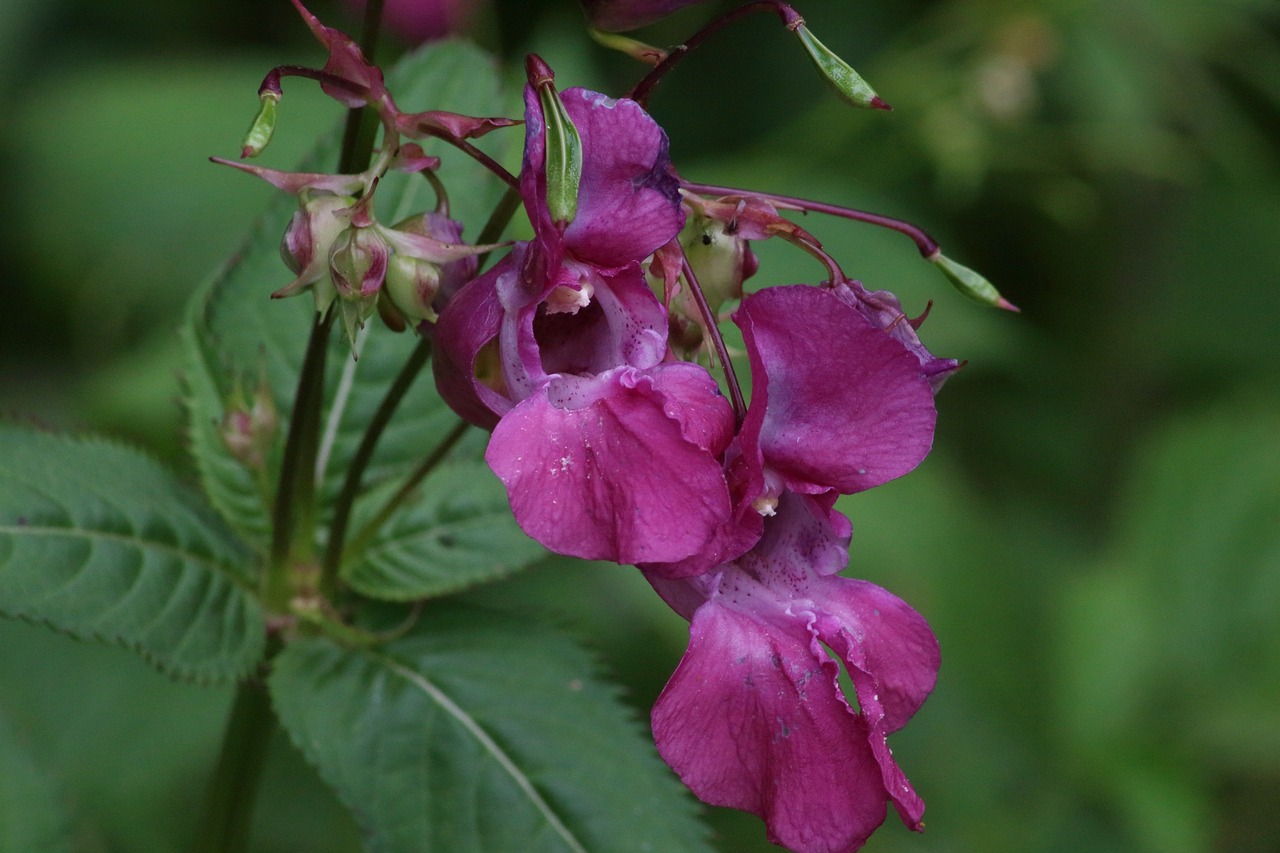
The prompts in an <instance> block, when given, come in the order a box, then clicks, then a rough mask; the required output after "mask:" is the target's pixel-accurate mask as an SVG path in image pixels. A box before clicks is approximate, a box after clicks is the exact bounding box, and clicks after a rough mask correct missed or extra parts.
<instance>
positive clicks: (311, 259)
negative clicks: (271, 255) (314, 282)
mask: <svg viewBox="0 0 1280 853" xmlns="http://www.w3.org/2000/svg"><path fill="white" fill-rule="evenodd" d="M355 203H356V200H355V199H354V198H352V197H351V196H347V195H331V194H329V193H322V194H316V195H312V196H310V197H309V198H306V199H303V200H301V203H300V205H299V207H298V210H297V212H296V213H294V214H293V219H291V220H290V221H289V225H288V227H287V228H285V231H284V239H283V240H281V242H280V256H281V257H282V258H283V259H284V262H285V265H286V266H287V267H289V269H291V270H293V272H294V273H297V274H302V272H303V270H306V269H308V268H309V267H313V266H318V263H317V262H318V261H319V259H321V258H328V257H329V250H330V248H331V247H332V246H333V241H334V240H335V239H336V238H337V237H338V235H339V234H341V233H342V232H343V231H345V230H347V228H348V227H349V226H350V223H351V217H350V215H349V214H347V213H346V212H345V211H347V210H348V209H349V208H350V207H351V206H352V205H353V204H355ZM316 272H317V274H322V273H321V271H320V270H317V271H316ZM305 283H306V284H309V283H310V282H305Z"/></svg>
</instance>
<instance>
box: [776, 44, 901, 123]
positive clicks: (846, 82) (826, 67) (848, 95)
mask: <svg viewBox="0 0 1280 853" xmlns="http://www.w3.org/2000/svg"><path fill="white" fill-rule="evenodd" d="M795 33H796V36H797V37H798V38H799V39H800V43H801V44H802V45H804V49H805V50H806V51H807V52H808V54H809V58H810V59H812V60H813V64H814V65H816V66H817V68H818V71H819V72H820V73H821V74H822V76H823V78H825V79H826V81H827V82H828V83H830V84H831V87H832V88H833V89H835V90H836V94H838V95H839V96H840V98H841V100H843V101H845V102H846V103H849V104H852V105H853V106H855V107H870V108H872V109H877V110H887V109H891V107H890V106H889V105H888V104H886V103H885V102H884V101H883V100H881V99H880V96H879V95H877V94H876V93H875V90H874V89H872V88H871V86H869V85H868V84H867V81H866V80H863V79H862V75H861V74H859V73H858V72H857V71H854V70H853V68H852V67H850V65H849V63H847V62H845V61H844V60H843V59H841V58H840V57H838V56H836V55H835V54H834V53H832V51H831V49H830V48H829V47H827V46H826V45H825V44H823V43H822V42H820V41H818V39H817V37H816V36H814V34H813V33H811V32H810V31H809V28H808V27H806V26H805V25H804V24H801V25H800V26H798V27H796V30H795Z"/></svg>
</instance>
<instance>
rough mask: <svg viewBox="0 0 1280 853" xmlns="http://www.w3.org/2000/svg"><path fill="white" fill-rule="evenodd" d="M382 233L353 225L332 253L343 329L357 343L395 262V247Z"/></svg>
mask: <svg viewBox="0 0 1280 853" xmlns="http://www.w3.org/2000/svg"><path fill="white" fill-rule="evenodd" d="M378 231H379V228H378V226H376V225H353V226H352V227H350V228H348V229H347V230H346V231H344V232H343V233H342V234H341V235H339V237H338V238H337V239H336V240H334V241H333V248H332V249H330V251H329V272H330V274H331V276H332V278H333V286H334V289H335V290H336V291H337V295H338V297H339V299H338V303H339V309H340V311H341V312H342V326H343V328H344V329H345V330H346V333H347V339H348V340H350V341H351V342H352V343H353V344H354V343H355V339H356V330H357V329H359V328H360V327H361V326H363V325H364V321H365V320H367V319H368V318H369V315H371V314H372V313H373V311H374V308H375V307H376V306H377V303H378V291H379V290H381V289H382V284H383V282H384V281H385V280H386V277H387V265H388V263H389V262H390V259H391V247H390V246H388V245H387V241H386V240H384V239H383V238H382V235H381V234H379V233H378Z"/></svg>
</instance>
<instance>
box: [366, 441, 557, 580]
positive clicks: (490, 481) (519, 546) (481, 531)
mask: <svg viewBox="0 0 1280 853" xmlns="http://www.w3.org/2000/svg"><path fill="white" fill-rule="evenodd" d="M373 503H374V502H372V501H371V502H370V504H371V505H372V504H373ZM368 514H369V513H368V512H366V513H365V515H368ZM362 521H363V519H360V518H357V527H359V524H360V523H362ZM544 556H546V551H544V550H543V549H542V547H541V546H540V545H538V544H537V543H536V542H534V541H533V540H532V539H530V538H529V537H528V536H525V534H524V531H522V530H521V529H520V527H519V526H518V525H517V524H516V522H515V519H514V518H513V517H512V515H511V510H510V508H509V506H508V503H507V495H506V491H505V490H504V489H503V488H502V484H501V483H500V482H499V481H498V479H497V478H496V477H494V476H493V473H492V472H490V471H489V469H488V468H487V467H486V466H485V465H484V464H483V463H481V462H471V461H463V462H456V463H452V464H446V465H444V466H442V467H440V468H437V469H436V470H435V471H433V472H432V473H431V474H430V475H429V476H428V477H427V479H426V480H425V481H424V482H423V484H422V486H421V488H420V494H419V495H418V496H417V497H416V499H412V503H409V504H408V505H407V506H406V507H405V509H404V511H403V512H400V513H398V514H397V515H396V516H394V517H393V518H392V519H391V520H390V521H389V522H388V523H387V525H386V528H385V529H384V530H383V531H381V533H380V535H379V536H378V537H377V539H376V540H375V541H374V543H373V545H372V546H371V547H370V548H369V549H368V550H367V551H365V552H364V553H363V554H361V555H360V557H359V558H358V559H357V560H355V561H354V562H352V563H351V564H350V566H349V568H347V569H346V570H345V571H344V575H343V578H344V580H346V581H347V582H348V583H349V584H351V586H352V588H353V589H355V590H357V591H358V592H361V593H363V594H365V595H368V596H370V597H373V598H378V599H382V600H386V601H409V600H413V599H421V598H431V597H434V596H439V595H444V594H446V593H450V592H456V591H457V590H460V589H464V588H466V587H468V586H472V585H475V584H479V583H485V582H487V581H491V580H496V579H498V578H501V577H504V576H506V575H509V574H511V573H512V572H515V571H518V570H520V569H522V568H524V567H525V566H527V565H529V564H530V563H533V562H535V561H536V560H538V559H540V558H542V557H544Z"/></svg>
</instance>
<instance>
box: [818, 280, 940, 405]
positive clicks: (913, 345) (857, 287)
mask: <svg viewBox="0 0 1280 853" xmlns="http://www.w3.org/2000/svg"><path fill="white" fill-rule="evenodd" d="M832 293H834V294H835V295H836V298H838V299H839V300H840V301H841V302H844V303H845V304H846V305H851V306H853V307H854V308H855V309H856V310H857V311H858V313H859V314H861V315H862V316H864V317H866V318H867V319H868V320H870V321H871V323H872V324H874V325H876V326H879V327H880V328H881V329H884V330H885V331H886V332H888V333H889V335H890V337H892V338H893V339H894V340H896V341H898V342H899V343H901V344H902V345H903V346H904V347H906V348H907V349H908V350H910V351H911V354H912V355H914V356H915V357H916V359H917V360H918V361H919V362H920V369H921V370H922V371H923V372H924V375H925V376H927V377H929V384H930V385H931V386H932V387H933V392H934V393H935V394H936V393H938V391H939V390H941V388H942V384H943V383H944V382H946V381H947V377H949V376H950V375H951V374H953V373H955V372H956V371H957V370H959V369H960V362H959V361H956V360H955V359H954V358H938V357H937V356H935V355H934V354H933V353H931V352H929V350H928V348H927V347H926V346H925V345H924V343H923V342H922V341H921V340H920V336H919V335H917V334H916V327H917V326H918V325H919V324H920V323H921V322H922V321H923V320H924V316H923V315H921V316H920V317H917V318H916V319H915V320H910V319H908V318H907V316H906V312H904V311H903V310H902V303H901V302H899V301H898V297H896V296H894V295H893V294H892V293H891V292H889V291H887V290H875V291H872V290H867V289H866V288H865V287H863V286H862V283H861V282H859V281H846V282H843V283H841V284H839V285H837V286H836V288H835V289H834V290H832ZM925 313H926V314H927V313H928V311H926V312H925Z"/></svg>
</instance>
